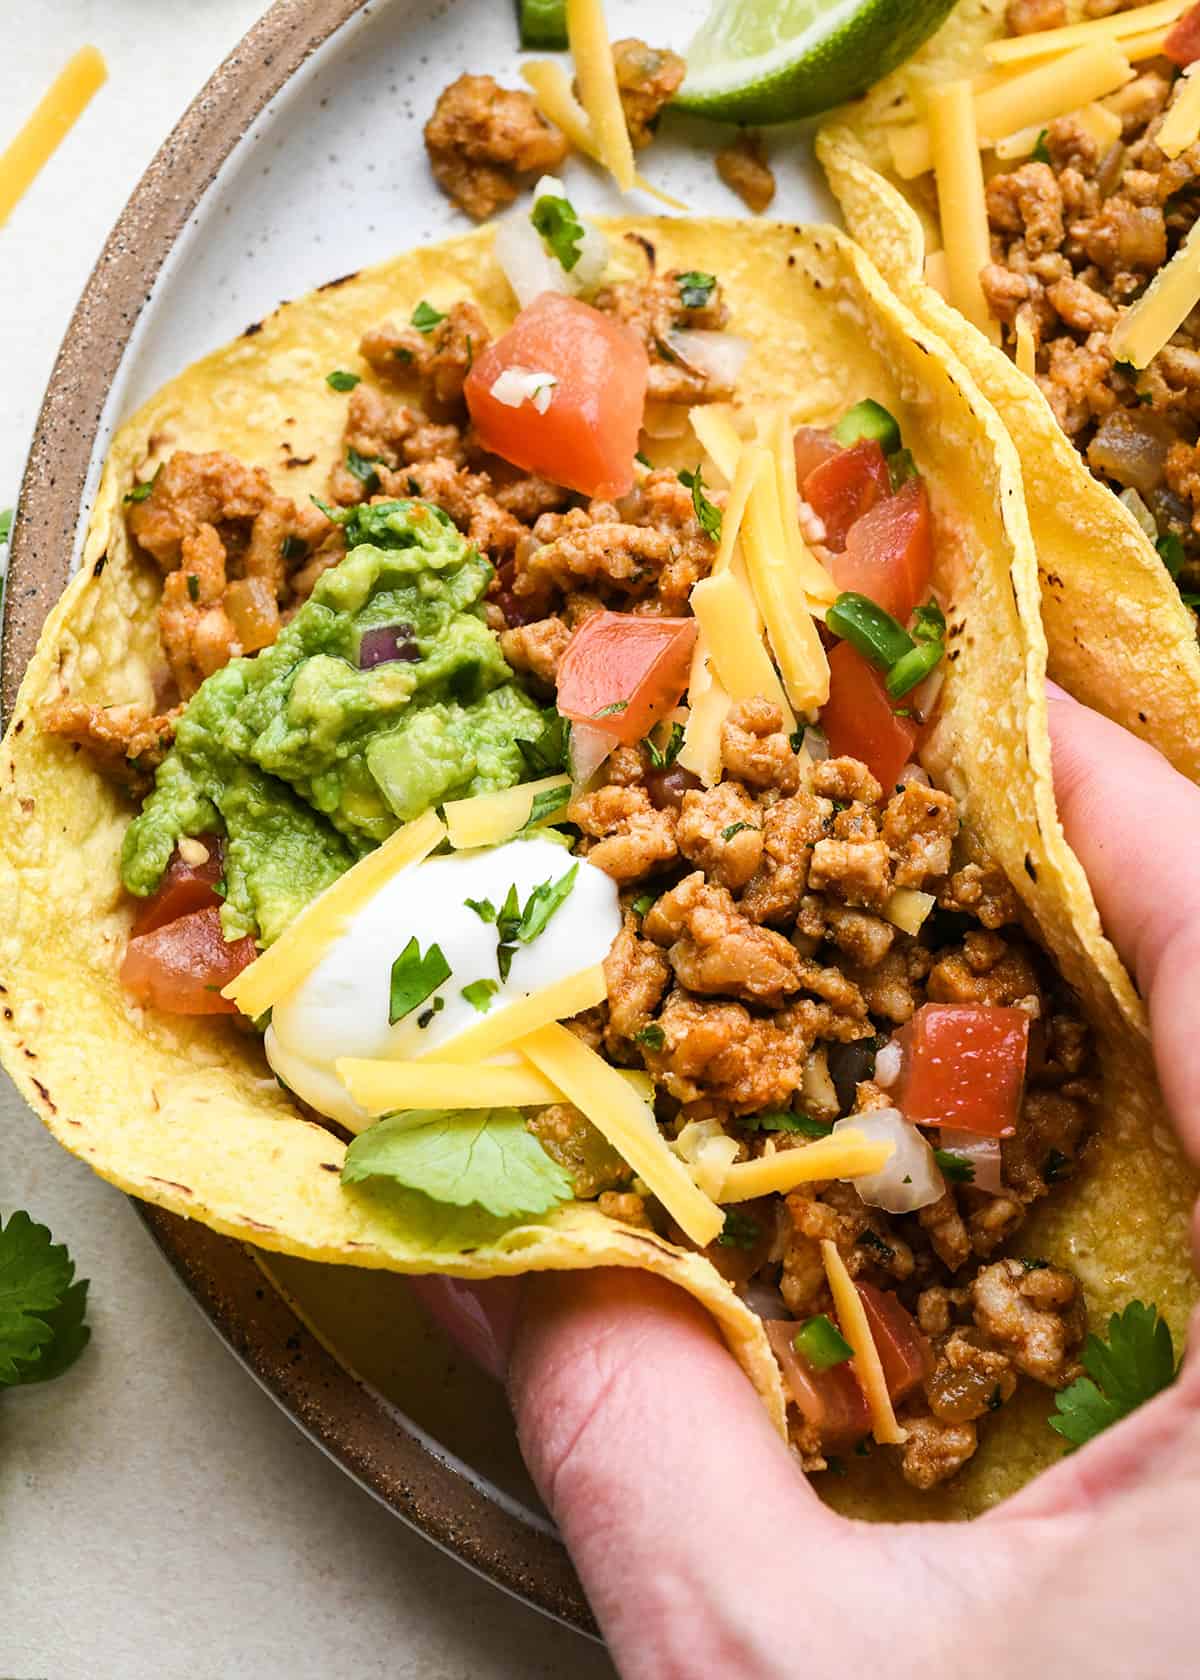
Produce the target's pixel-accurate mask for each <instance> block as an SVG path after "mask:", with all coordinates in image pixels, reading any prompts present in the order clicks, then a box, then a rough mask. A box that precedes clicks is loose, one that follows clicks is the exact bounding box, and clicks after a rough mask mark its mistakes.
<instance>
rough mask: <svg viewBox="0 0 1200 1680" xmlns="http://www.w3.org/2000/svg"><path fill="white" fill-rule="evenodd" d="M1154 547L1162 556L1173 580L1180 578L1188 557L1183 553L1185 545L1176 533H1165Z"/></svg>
mask: <svg viewBox="0 0 1200 1680" xmlns="http://www.w3.org/2000/svg"><path fill="white" fill-rule="evenodd" d="M1154 546H1155V548H1156V549H1157V550H1158V552H1159V554H1160V555H1161V556H1162V563H1163V565H1164V566H1165V567H1166V568H1167V571H1168V572H1169V573H1170V575H1171V576H1172V577H1173V578H1174V577H1178V576H1179V574H1180V572H1181V571H1182V570H1183V562H1184V559H1185V558H1186V557H1185V555H1184V552H1183V544H1182V542H1181V541H1180V540H1179V538H1178V536H1177V535H1176V534H1175V532H1174V531H1165V532H1164V533H1163V535H1162V536H1161V537H1159V539H1158V541H1157V542H1156V543H1155V545H1154Z"/></svg>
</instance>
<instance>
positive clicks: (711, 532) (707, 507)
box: [679, 466, 721, 542]
mask: <svg viewBox="0 0 1200 1680" xmlns="http://www.w3.org/2000/svg"><path fill="white" fill-rule="evenodd" d="M679 482H680V484H682V485H683V486H684V487H685V488H686V489H688V490H690V491H691V492H692V506H693V508H694V509H695V510H696V518H697V520H698V521H699V524H700V529H701V530H702V531H703V532H704V534H705V536H708V537H711V538H712V540H713V542H720V540H721V510H720V508H719V507H714V506H713V504H712V503H711V502H710V501H709V499H708V497H707V496H706V495H705V494H704V474H703V473H702V472H701V470H700V468H699V467H698V466H697V468H696V470H695V472H687V471H686V470H685V471H684V472H681V473H680V475H679Z"/></svg>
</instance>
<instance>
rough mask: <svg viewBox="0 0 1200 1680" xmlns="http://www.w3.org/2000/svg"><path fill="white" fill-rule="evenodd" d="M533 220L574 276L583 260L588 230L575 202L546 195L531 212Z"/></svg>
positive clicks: (536, 231) (545, 241)
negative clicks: (580, 259)
mask: <svg viewBox="0 0 1200 1680" xmlns="http://www.w3.org/2000/svg"><path fill="white" fill-rule="evenodd" d="M529 220H530V221H531V222H532V223H533V231H534V232H535V233H536V234H537V235H538V236H539V238H540V239H541V241H542V243H543V245H545V247H546V249H547V250H548V251H549V252H550V254H551V256H552V257H553V258H554V259H555V261H556V262H557V263H558V264H559V265H560V266H561V267H562V268H563V269H564V270H565V271H566V272H567V273H568V274H570V272H571V270H572V269H573V268H574V267H575V264H576V263H577V262H578V261H579V253H580V248H581V246H582V245H583V235H584V231H585V230H584V226H583V223H582V222H581V221H580V220H579V217H578V216H577V215H576V213H575V206H574V205H573V204H572V203H571V200H570V199H569V198H561V197H559V196H557V195H556V194H554V193H543V194H542V196H541V197H540V198H539V199H538V200H537V201H536V202H535V204H534V206H533V209H532V210H531V211H530V213H529Z"/></svg>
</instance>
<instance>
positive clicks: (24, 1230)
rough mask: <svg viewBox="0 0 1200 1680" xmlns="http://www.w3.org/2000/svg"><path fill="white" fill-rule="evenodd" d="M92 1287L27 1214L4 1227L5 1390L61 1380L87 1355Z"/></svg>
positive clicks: (1, 1372) (1, 1357)
mask: <svg viewBox="0 0 1200 1680" xmlns="http://www.w3.org/2000/svg"><path fill="white" fill-rule="evenodd" d="M87 1291H88V1283H87V1279H86V1278H78V1279H77V1278H76V1277H75V1264H74V1262H73V1261H72V1259H71V1257H70V1255H69V1254H68V1253H67V1250H66V1248H65V1246H64V1245H63V1244H62V1243H56V1242H54V1241H53V1240H52V1238H51V1236H50V1232H49V1231H48V1230H47V1229H46V1227H45V1226H44V1225H38V1224H36V1223H35V1222H34V1221H33V1220H32V1219H31V1218H30V1216H29V1214H27V1213H25V1212H24V1211H18V1212H16V1213H13V1214H10V1216H9V1220H8V1224H7V1225H5V1224H3V1223H2V1222H0V1388H15V1387H16V1386H18V1385H19V1384H22V1383H35V1382H47V1381H49V1379H50V1378H51V1377H58V1376H61V1375H62V1373H63V1372H64V1371H65V1370H66V1369H67V1367H68V1366H70V1365H73V1364H74V1362H75V1360H76V1359H78V1357H79V1355H80V1354H81V1353H82V1352H83V1350H84V1348H85V1347H86V1346H87V1344H88V1340H89V1338H90V1336H91V1331H90V1330H89V1329H88V1327H87V1325H86V1324H85V1323H84V1321H83V1320H84V1313H85V1311H86V1309H87Z"/></svg>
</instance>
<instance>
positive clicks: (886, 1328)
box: [854, 1283, 933, 1401]
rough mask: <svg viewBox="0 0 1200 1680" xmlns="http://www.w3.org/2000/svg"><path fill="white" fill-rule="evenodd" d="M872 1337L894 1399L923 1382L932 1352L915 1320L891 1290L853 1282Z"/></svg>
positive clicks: (931, 1358) (927, 1372)
mask: <svg viewBox="0 0 1200 1680" xmlns="http://www.w3.org/2000/svg"><path fill="white" fill-rule="evenodd" d="M854 1287H855V1289H857V1290H858V1295H859V1299H860V1300H861V1302H862V1304H863V1311H864V1312H865V1313H866V1315H867V1324H868V1326H869V1328H870V1331H871V1340H872V1341H873V1342H874V1343H875V1350H876V1352H877V1353H878V1354H879V1363H880V1364H881V1365H882V1366H883V1378H884V1381H885V1382H886V1383H887V1389H888V1393H889V1394H890V1395H891V1397H892V1399H893V1401H900V1400H903V1399H904V1398H905V1396H906V1395H909V1394H911V1393H912V1391H913V1389H914V1388H916V1387H917V1386H918V1384H920V1383H921V1382H923V1381H924V1380H925V1378H926V1376H927V1375H928V1374H929V1372H930V1371H931V1370H932V1368H933V1355H932V1352H931V1350H930V1346H929V1343H928V1341H927V1340H926V1338H925V1337H924V1336H923V1335H922V1334H921V1331H920V1328H919V1327H918V1325H917V1321H916V1319H915V1318H914V1317H913V1315H912V1314H911V1313H910V1312H909V1310H908V1308H907V1307H906V1306H905V1305H904V1303H903V1302H902V1301H901V1300H900V1299H899V1298H898V1297H897V1296H896V1295H895V1294H893V1292H892V1291H891V1290H890V1289H876V1287H875V1285H874V1284H873V1283H856V1284H855V1285H854Z"/></svg>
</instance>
